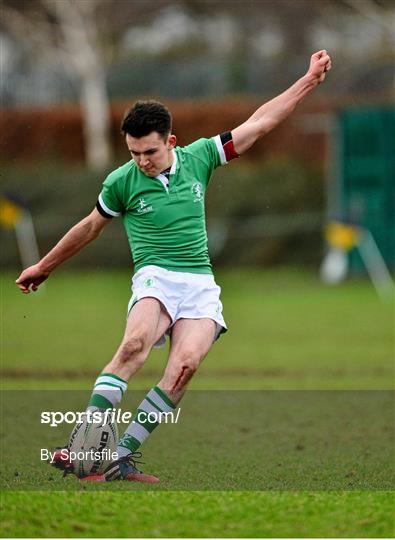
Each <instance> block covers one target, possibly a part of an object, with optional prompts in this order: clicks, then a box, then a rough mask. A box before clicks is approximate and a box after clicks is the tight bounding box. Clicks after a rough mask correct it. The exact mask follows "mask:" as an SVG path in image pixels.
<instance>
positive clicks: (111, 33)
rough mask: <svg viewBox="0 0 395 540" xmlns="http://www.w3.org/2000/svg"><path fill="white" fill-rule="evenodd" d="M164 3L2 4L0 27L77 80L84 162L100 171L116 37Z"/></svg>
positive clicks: (50, 0)
mask: <svg viewBox="0 0 395 540" xmlns="http://www.w3.org/2000/svg"><path fill="white" fill-rule="evenodd" d="M167 3H168V2H167V1H166V0H156V1H155V0H134V1H133V2H129V1H127V2H126V1H117V0H34V1H31V0H5V1H4V2H3V6H2V9H1V24H2V28H3V30H4V31H5V32H8V33H10V34H12V35H13V36H14V39H15V40H17V41H19V42H22V41H23V42H24V43H25V44H27V46H28V48H29V50H30V52H31V53H32V54H34V55H35V58H36V59H38V60H40V58H41V59H43V58H45V59H46V61H47V62H50V63H51V62H52V63H56V64H57V66H61V67H62V68H63V69H64V71H66V72H67V73H68V74H69V75H70V76H71V77H72V78H73V79H75V80H77V82H78V86H79V89H80V91H79V96H80V104H81V110H82V114H83V126H84V136H85V149H86V161H87V164H88V166H89V167H91V168H93V169H98V170H100V169H102V168H104V167H106V166H107V165H108V164H109V162H110V159H111V154H112V149H111V143H110V137H109V131H110V108H109V98H108V92H107V86H106V74H107V69H108V65H109V62H110V61H111V59H112V57H114V55H115V54H116V53H117V50H118V46H119V43H120V41H121V38H122V35H123V33H124V32H125V30H127V29H128V28H130V26H131V25H132V24H134V23H136V22H137V21H141V20H143V19H144V18H147V17H150V16H151V15H152V13H153V12H156V11H159V10H160V9H161V8H162V7H163V6H165V5H167Z"/></svg>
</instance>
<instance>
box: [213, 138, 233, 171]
mask: <svg viewBox="0 0 395 540" xmlns="http://www.w3.org/2000/svg"><path fill="white" fill-rule="evenodd" d="M213 138H214V142H215V145H216V147H217V150H218V153H219V156H220V159H221V165H225V164H226V163H228V162H229V161H231V160H232V159H235V158H237V157H239V154H238V153H237V152H236V150H235V147H234V144H233V138H232V132H231V131H226V132H225V133H221V134H220V135H216V136H215V137H213Z"/></svg>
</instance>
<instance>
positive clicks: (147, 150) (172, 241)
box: [16, 50, 331, 482]
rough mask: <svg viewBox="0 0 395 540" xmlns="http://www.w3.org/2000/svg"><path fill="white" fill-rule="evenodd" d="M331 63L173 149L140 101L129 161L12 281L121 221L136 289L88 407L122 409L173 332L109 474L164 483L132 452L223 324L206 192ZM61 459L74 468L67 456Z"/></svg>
mask: <svg viewBox="0 0 395 540" xmlns="http://www.w3.org/2000/svg"><path fill="white" fill-rule="evenodd" d="M330 68H331V59H330V57H329V55H328V53H327V52H326V51H325V50H321V51H319V52H316V53H315V54H313V55H312V57H311V61H310V66H309V69H308V71H307V73H306V74H305V75H304V76H303V77H301V78H300V79H299V80H298V81H297V82H296V83H295V84H293V85H292V86H291V87H290V88H288V89H287V90H286V91H285V92H283V93H282V94H280V95H279V96H277V97H275V98H274V99H272V100H271V101H268V102H267V103H265V104H264V105H262V106H261V107H260V108H259V109H258V110H257V111H256V112H254V114H253V115H252V116H251V117H250V118H248V119H247V120H246V121H245V122H244V123H243V124H241V125H240V126H238V127H236V128H235V129H233V130H232V131H228V132H225V133H222V134H220V135H217V136H215V137H213V138H209V139H199V140H197V141H195V142H193V143H192V144H189V145H188V146H185V147H179V146H177V139H176V136H175V135H174V134H173V133H172V131H171V115H170V113H169V111H168V110H167V109H166V107H165V106H164V105H162V104H160V103H158V102H156V101H139V102H137V103H136V104H135V105H134V106H133V107H132V108H131V109H130V110H129V111H128V112H127V114H126V116H125V118H124V120H123V122H122V126H121V127H122V132H123V135H124V137H125V142H126V145H127V148H128V151H129V152H130V155H131V160H130V161H128V162H127V163H126V164H124V165H122V166H121V167H119V168H118V169H116V170H115V171H113V172H112V173H110V174H109V175H108V177H107V178H106V180H105V181H104V183H103V189H102V191H101V193H100V194H99V197H98V201H97V204H96V207H95V208H94V209H93V211H92V212H91V213H90V214H89V215H88V216H87V217H85V218H84V219H83V220H82V221H80V222H79V223H77V225H75V226H74V227H72V228H71V229H70V230H69V231H68V232H67V233H66V235H65V236H64V237H63V238H62V239H61V240H60V241H59V243H58V244H57V245H56V246H55V247H54V248H53V249H52V250H51V251H50V252H49V253H48V254H47V255H46V256H45V257H43V258H42V259H41V260H40V261H39V262H38V263H37V264H35V265H33V266H31V267H29V268H27V269H26V270H24V271H23V272H22V273H21V275H20V277H19V278H18V279H17V280H16V283H17V285H18V287H19V288H20V290H21V291H22V292H23V293H29V292H30V289H31V290H32V291H36V290H37V288H38V287H39V285H40V284H41V283H42V282H43V281H44V280H45V279H47V278H48V276H49V275H50V273H51V272H52V271H53V270H54V269H55V268H57V267H58V266H59V265H60V264H61V263H63V262H64V261H65V260H66V259H68V258H70V257H71V256H73V255H75V254H76V253H77V252H78V251H80V250H81V249H82V248H83V247H84V246H86V245H87V244H89V243H90V242H92V241H93V240H94V239H95V238H97V237H98V236H99V234H100V232H101V231H102V229H103V228H104V227H105V226H106V225H107V224H108V223H110V222H111V221H112V219H113V218H116V217H118V216H119V217H121V218H122V220H123V223H124V226H125V230H126V234H127V236H128V240H129V243H130V246H131V249H132V256H133V261H134V265H135V274H134V276H133V285H132V289H133V296H132V298H131V300H130V302H129V306H128V317H127V323H126V329H125V334H124V336H123V339H122V341H121V344H120V346H119V348H118V350H117V351H116V353H115V355H114V356H113V358H112V359H111V361H110V362H109V363H108V364H107V365H106V366H105V367H104V369H103V371H102V373H101V374H100V375H99V377H98V378H97V380H96V382H95V384H94V388H93V392H92V396H91V399H90V402H89V405H88V409H89V410H92V411H96V410H103V411H104V410H107V409H111V408H115V407H117V406H118V405H119V404H120V402H121V398H122V395H123V394H124V392H125V390H126V388H127V383H128V381H129V379H130V378H131V377H132V376H133V375H134V374H135V373H136V372H137V371H138V370H139V369H140V368H141V366H142V365H143V364H144V362H145V361H146V359H147V357H148V355H149V352H150V350H151V349H152V347H154V346H161V345H163V344H164V343H165V336H166V335H169V336H170V349H169V356H168V361H167V365H166V368H165V371H164V373H163V376H162V378H161V380H160V381H159V382H158V383H157V385H156V386H154V387H153V388H152V389H151V390H150V391H149V392H148V394H147V395H146V397H145V398H144V400H143V401H142V403H141V404H140V405H139V406H138V408H137V412H136V417H135V422H132V423H131V424H130V426H129V427H128V428H127V429H126V431H125V433H124V435H123V436H122V437H121V438H120V440H119V445H118V449H117V452H118V458H119V459H118V460H116V461H114V462H113V463H112V464H111V465H110V466H109V467H108V469H107V470H106V472H105V475H104V477H103V479H105V480H108V481H110V480H117V479H121V480H134V481H142V482H156V481H158V479H157V478H156V477H154V476H152V475H149V474H144V473H142V472H141V471H139V470H138V468H137V466H136V456H137V457H139V455H140V452H138V449H139V447H140V446H141V444H142V443H143V442H144V441H145V440H146V439H147V437H148V436H149V435H150V434H151V433H152V431H153V429H154V428H155V427H156V426H157V425H158V424H159V423H160V422H159V421H158V422H152V421H148V418H147V414H139V413H141V412H143V413H150V412H151V413H152V412H153V413H161V412H171V411H173V410H174V409H175V407H176V406H177V404H178V403H179V402H180V400H181V398H182V396H183V394H184V392H185V390H186V388H187V384H188V382H189V381H190V379H191V377H192V376H193V375H194V373H195V372H196V370H197V369H198V367H199V365H200V363H201V362H202V360H203V359H204V357H205V356H206V355H207V353H208V352H209V350H210V348H211V346H212V344H213V342H214V341H215V340H216V339H217V338H218V337H219V335H220V334H221V333H223V332H225V331H226V324H225V321H224V319H223V316H222V304H221V301H220V288H219V287H218V285H217V284H216V283H215V280H214V276H213V273H212V268H211V264H210V260H209V255H208V250H207V235H206V228H205V213H204V195H205V191H206V189H207V187H208V184H209V182H210V178H211V175H212V173H213V171H214V169H215V168H216V167H219V166H220V165H224V164H226V163H228V162H229V161H230V160H232V159H234V158H236V157H238V156H239V155H241V154H243V153H244V152H246V151H247V150H248V149H249V148H250V147H251V146H252V145H253V144H254V143H255V141H256V140H257V139H259V138H261V137H263V136H264V135H266V134H267V133H269V132H270V131H271V130H272V129H273V128H275V127H276V126H277V125H278V124H279V123H280V122H282V121H283V120H284V119H285V118H287V117H288V116H289V115H290V114H291V113H292V111H293V110H294V109H295V107H296V105H297V104H298V103H300V101H301V100H302V99H303V98H305V97H306V96H307V95H308V94H309V93H310V92H311V91H312V90H314V89H315V88H316V87H317V86H318V84H319V83H321V82H323V81H324V80H325V74H326V72H327V71H328V70H329V69H330ZM151 418H152V415H151ZM59 461H60V460H59ZM58 465H60V466H63V468H67V467H70V466H71V464H70V463H68V462H67V460H66V462H64V460H63V461H62V462H60V463H58Z"/></svg>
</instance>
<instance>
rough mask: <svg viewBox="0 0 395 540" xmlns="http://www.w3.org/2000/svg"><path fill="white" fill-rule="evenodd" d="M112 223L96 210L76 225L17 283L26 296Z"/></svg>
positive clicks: (23, 274)
mask: <svg viewBox="0 0 395 540" xmlns="http://www.w3.org/2000/svg"><path fill="white" fill-rule="evenodd" d="M110 221H111V219H106V218H105V217H103V216H101V215H100V214H99V212H98V211H97V210H96V208H95V209H94V210H93V211H92V212H91V213H90V214H89V216H87V217H86V218H84V219H82V220H81V221H80V222H79V223H77V224H76V225H74V227H72V228H71V229H70V230H69V231H68V232H67V233H66V234H65V235H64V236H63V238H62V239H61V240H60V241H59V242H58V243H57V244H56V246H55V247H54V248H53V249H51V251H50V252H49V253H48V254H47V255H45V257H43V258H42V259H41V260H40V261H39V262H38V263H37V264H34V265H33V266H29V268H26V270H24V271H23V272H22V273H21V275H20V276H19V278H18V279H17V280H16V281H15V283H16V284H17V285H18V287H19V288H20V290H21V291H22V292H23V293H25V294H28V293H29V292H30V286H31V288H32V291H36V290H37V289H38V286H39V285H40V284H41V283H42V282H43V281H45V280H46V279H47V277H48V276H49V274H50V273H51V272H52V270H54V269H55V268H56V267H57V266H59V265H60V264H62V262H64V261H65V260H67V259H69V258H70V257H72V256H73V255H75V254H76V253H77V252H78V251H80V249H82V248H83V247H84V246H86V245H87V244H89V242H92V240H94V239H95V238H97V237H98V236H99V234H100V233H101V231H102V229H103V228H104V226H105V225H106V224H107V223H109V222H110Z"/></svg>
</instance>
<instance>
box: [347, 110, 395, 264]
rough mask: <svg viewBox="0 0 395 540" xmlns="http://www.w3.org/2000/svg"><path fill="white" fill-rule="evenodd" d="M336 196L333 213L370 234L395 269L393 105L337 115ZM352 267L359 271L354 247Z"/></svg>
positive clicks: (359, 260)
mask: <svg viewBox="0 0 395 540" xmlns="http://www.w3.org/2000/svg"><path fill="white" fill-rule="evenodd" d="M339 128H340V129H339V134H340V136H339V140H338V143H339V156H340V160H341V162H340V167H339V171H340V174H339V178H338V182H339V183H340V190H338V192H340V200H339V203H338V204H339V208H337V209H336V213H337V214H338V216H340V217H341V218H342V219H344V220H347V221H350V222H352V223H354V224H356V225H359V226H362V227H365V228H367V229H369V230H370V232H371V233H372V235H373V237H374V239H375V241H376V243H377V245H378V247H379V249H380V251H381V253H382V255H383V257H384V259H385V261H386V263H387V264H388V266H389V267H390V268H392V269H393V268H394V267H395V108H393V107H374V108H373V107H371V108H355V109H348V110H345V111H343V112H342V113H341V114H340V116H339ZM350 263H351V268H352V269H353V270H354V271H361V270H362V269H363V264H362V261H361V259H360V257H359V255H358V253H357V251H356V250H353V251H352V252H351V253H350Z"/></svg>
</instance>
